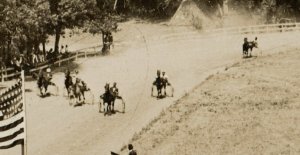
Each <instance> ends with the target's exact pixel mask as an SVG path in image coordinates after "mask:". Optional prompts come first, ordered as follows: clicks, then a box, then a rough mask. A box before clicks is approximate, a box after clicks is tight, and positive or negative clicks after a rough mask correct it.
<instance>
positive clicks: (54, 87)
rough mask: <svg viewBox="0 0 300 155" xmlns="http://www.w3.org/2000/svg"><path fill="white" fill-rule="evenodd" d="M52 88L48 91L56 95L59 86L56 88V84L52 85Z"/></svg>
mask: <svg viewBox="0 0 300 155" xmlns="http://www.w3.org/2000/svg"><path fill="white" fill-rule="evenodd" d="M52 89H53V91H51V90H48V91H49V92H50V91H51V92H53V95H54V96H58V95H59V88H58V86H56V85H54V86H53V88H52Z"/></svg>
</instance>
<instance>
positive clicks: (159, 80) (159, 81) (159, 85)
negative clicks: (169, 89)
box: [151, 76, 164, 98]
mask: <svg viewBox="0 0 300 155" xmlns="http://www.w3.org/2000/svg"><path fill="white" fill-rule="evenodd" d="M153 86H156V89H157V97H158V98H159V97H163V95H162V89H163V88H164V80H163V79H162V78H161V77H160V76H158V77H156V79H155V81H154V82H153V85H152V89H151V96H154V95H153Z"/></svg>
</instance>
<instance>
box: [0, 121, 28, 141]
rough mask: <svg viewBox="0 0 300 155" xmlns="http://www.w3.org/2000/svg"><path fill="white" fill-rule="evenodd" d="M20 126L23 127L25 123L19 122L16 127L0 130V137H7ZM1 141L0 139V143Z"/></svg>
mask: <svg viewBox="0 0 300 155" xmlns="http://www.w3.org/2000/svg"><path fill="white" fill-rule="evenodd" d="M22 128H23V129H24V128H25V123H21V124H20V125H18V126H17V127H15V128H11V129H10V130H6V131H3V132H0V139H2V138H5V137H9V136H10V135H13V134H14V133H16V132H17V131H19V130H20V129H22ZM1 142H3V141H1V140H0V144H1Z"/></svg>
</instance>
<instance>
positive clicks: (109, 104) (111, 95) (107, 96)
mask: <svg viewBox="0 0 300 155" xmlns="http://www.w3.org/2000/svg"><path fill="white" fill-rule="evenodd" d="M104 88H105V93H104V94H103V95H101V96H100V99H101V100H102V103H101V101H100V103H99V112H101V110H102V106H104V109H103V112H104V115H106V114H110V113H114V104H115V101H116V99H120V100H121V101H122V105H123V109H122V113H125V102H124V100H123V98H122V97H121V96H119V95H117V93H116V92H114V91H113V90H112V89H111V88H109V84H106V85H105V87H104ZM105 103H106V107H105Z"/></svg>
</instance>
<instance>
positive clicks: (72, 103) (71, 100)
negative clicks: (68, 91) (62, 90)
mask: <svg viewBox="0 0 300 155" xmlns="http://www.w3.org/2000/svg"><path fill="white" fill-rule="evenodd" d="M76 102H77V99H76V97H75V96H74V95H71V96H69V105H70V106H72V105H75V104H76Z"/></svg>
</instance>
